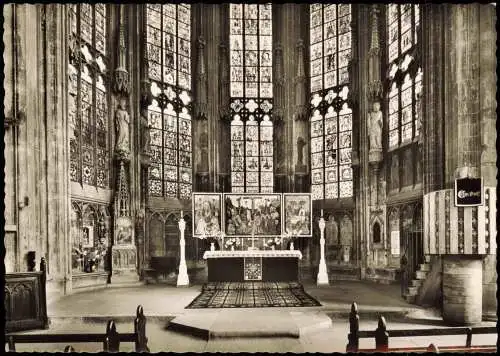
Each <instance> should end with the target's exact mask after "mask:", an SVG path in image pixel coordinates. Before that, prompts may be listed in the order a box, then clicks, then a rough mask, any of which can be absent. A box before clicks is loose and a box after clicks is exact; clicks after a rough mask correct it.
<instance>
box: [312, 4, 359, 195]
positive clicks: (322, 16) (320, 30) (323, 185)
mask: <svg viewBox="0 0 500 356" xmlns="http://www.w3.org/2000/svg"><path fill="white" fill-rule="evenodd" d="M310 18H311V22H310V24H311V25H310V26H311V27H310V43H311V47H310V53H311V63H310V65H311V68H310V75H311V107H312V115H311V118H310V123H311V155H312V157H311V174H312V186H311V193H312V197H313V199H315V200H318V199H337V198H346V197H352V195H353V177H352V168H351V153H352V109H351V107H350V104H349V100H348V97H349V83H350V78H349V61H350V59H351V56H352V46H351V40H352V39H351V37H352V33H351V32H352V31H351V19H352V15H351V5H348V4H339V5H336V4H331V5H323V4H311V5H310Z"/></svg>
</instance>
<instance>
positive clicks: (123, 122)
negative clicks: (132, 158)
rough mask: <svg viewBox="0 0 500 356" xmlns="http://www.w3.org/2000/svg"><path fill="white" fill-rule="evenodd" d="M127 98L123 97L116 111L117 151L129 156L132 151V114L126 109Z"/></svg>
mask: <svg viewBox="0 0 500 356" xmlns="http://www.w3.org/2000/svg"><path fill="white" fill-rule="evenodd" d="M126 106H127V99H126V98H121V99H120V102H119V104H118V109H116V113H115V125H116V146H115V150H116V153H117V154H119V155H123V156H128V154H129V153H130V132H129V131H130V129H129V126H130V116H129V114H128V112H127V110H126Z"/></svg>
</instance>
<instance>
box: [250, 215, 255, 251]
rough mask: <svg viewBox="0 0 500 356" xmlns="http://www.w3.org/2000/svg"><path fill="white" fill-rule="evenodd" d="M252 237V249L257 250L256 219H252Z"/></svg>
mask: <svg viewBox="0 0 500 356" xmlns="http://www.w3.org/2000/svg"><path fill="white" fill-rule="evenodd" d="M250 239H251V240H252V247H251V249H252V250H255V239H256V237H255V222H254V220H252V237H251V238H250Z"/></svg>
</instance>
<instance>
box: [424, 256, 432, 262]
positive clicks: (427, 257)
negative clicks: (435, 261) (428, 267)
mask: <svg viewBox="0 0 500 356" xmlns="http://www.w3.org/2000/svg"><path fill="white" fill-rule="evenodd" d="M424 261H425V263H431V255H424Z"/></svg>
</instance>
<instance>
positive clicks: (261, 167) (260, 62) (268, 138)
mask: <svg viewBox="0 0 500 356" xmlns="http://www.w3.org/2000/svg"><path fill="white" fill-rule="evenodd" d="M230 58H231V115H232V121H231V187H232V191H233V192H249V193H258V192H262V193H267V192H272V191H273V186H274V183H273V123H272V121H271V116H272V105H273V85H272V8H271V4H230Z"/></svg>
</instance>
